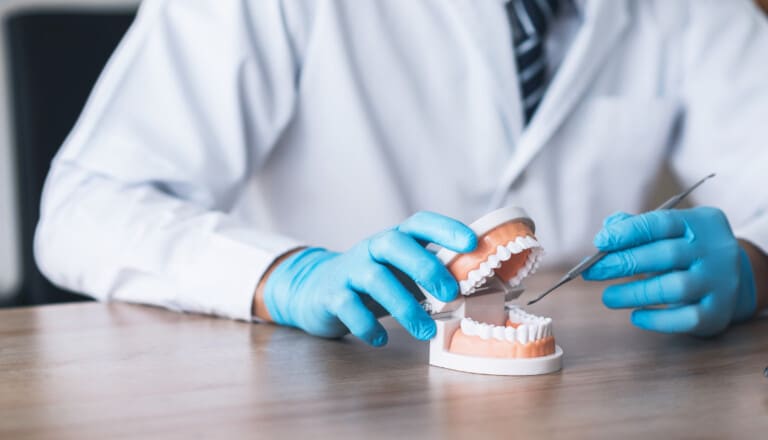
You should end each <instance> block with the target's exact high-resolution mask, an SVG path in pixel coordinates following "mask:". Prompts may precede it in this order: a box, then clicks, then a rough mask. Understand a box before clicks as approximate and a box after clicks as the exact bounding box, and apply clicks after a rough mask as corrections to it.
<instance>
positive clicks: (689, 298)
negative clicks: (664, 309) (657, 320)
mask: <svg viewBox="0 0 768 440" xmlns="http://www.w3.org/2000/svg"><path fill="white" fill-rule="evenodd" d="M701 284H702V283H700V282H699V281H698V280H697V278H695V277H692V276H691V274H690V273H689V272H687V271H677V272H669V273H665V274H662V275H658V276H655V277H651V278H648V279H645V280H638V281H632V282H629V283H624V284H617V285H614V286H609V287H607V288H606V289H605V290H604V291H603V304H605V306H606V307H608V308H611V309H623V308H637V307H647V306H657V305H665V304H680V303H692V302H696V301H699V300H700V299H701V298H702V297H703V296H704V295H705V293H706V286H703V285H701Z"/></svg>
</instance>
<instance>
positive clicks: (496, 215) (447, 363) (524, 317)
mask: <svg viewBox="0 0 768 440" xmlns="http://www.w3.org/2000/svg"><path fill="white" fill-rule="evenodd" d="M470 227H471V228H472V229H473V230H474V231H475V233H476V234H477V236H478V246H477V249H476V250H475V251H473V252H471V253H467V254H456V253H453V252H451V251H449V250H447V249H443V250H441V251H440V252H438V254H437V256H438V258H440V260H441V261H442V262H443V263H444V264H445V265H446V267H447V268H448V270H449V271H450V272H451V273H452V274H453V276H454V277H456V279H457V280H458V281H459V286H460V288H461V295H460V296H459V298H458V299H456V300H454V301H452V302H450V303H444V302H441V301H439V300H437V299H436V298H434V297H432V296H431V295H429V294H426V296H427V305H426V307H427V308H428V309H429V311H430V312H431V313H433V316H434V318H435V322H436V324H437V335H436V336H435V338H434V339H432V341H431V342H430V351H429V363H430V364H431V365H434V366H438V367H443V368H450V369H453V370H459V371H466V372H470V373H480V374H495V375H534V374H546V373H551V372H554V371H558V370H560V368H562V356H563V351H562V349H561V348H560V347H559V346H557V345H556V344H555V337H554V333H553V331H552V319H551V318H546V317H541V316H535V315H532V314H530V313H527V312H525V311H524V310H523V309H521V308H520V307H518V306H516V305H514V304H512V301H513V300H514V299H516V298H517V297H518V296H519V295H520V294H521V293H522V285H521V282H522V280H523V279H524V278H525V277H527V276H528V275H531V274H533V273H534V272H535V271H536V269H537V268H538V265H539V260H540V258H541V256H542V255H543V249H542V248H541V245H540V244H539V242H538V241H537V240H536V236H535V235H534V232H535V225H534V223H533V221H532V220H531V219H530V217H528V215H527V214H526V213H525V211H524V210H522V209H520V208H512V207H510V208H502V209H499V210H497V211H494V212H491V213H490V214H487V215H485V216H483V217H482V218H481V219H479V220H478V221H476V222H474V223H472V224H471V225H470ZM502 283H504V284H506V285H504V284H502Z"/></svg>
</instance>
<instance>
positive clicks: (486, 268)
mask: <svg viewBox="0 0 768 440" xmlns="http://www.w3.org/2000/svg"><path fill="white" fill-rule="evenodd" d="M478 270H479V271H480V273H481V274H482V275H483V276H488V275H490V274H491V272H493V268H492V267H491V265H490V264H488V262H487V261H483V262H482V263H481V264H480V267H479V268H478Z"/></svg>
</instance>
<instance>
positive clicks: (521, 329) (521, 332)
mask: <svg viewBox="0 0 768 440" xmlns="http://www.w3.org/2000/svg"><path fill="white" fill-rule="evenodd" d="M515 333H517V342H519V343H521V344H526V343H528V326H527V325H525V324H520V325H519V326H518V327H517V330H515Z"/></svg>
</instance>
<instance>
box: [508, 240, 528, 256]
mask: <svg viewBox="0 0 768 440" xmlns="http://www.w3.org/2000/svg"><path fill="white" fill-rule="evenodd" d="M507 249H509V251H510V252H511V253H513V254H519V253H520V252H522V251H523V250H524V248H523V247H522V246H520V245H519V244H518V243H517V242H516V241H510V242H509V243H507Z"/></svg>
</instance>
